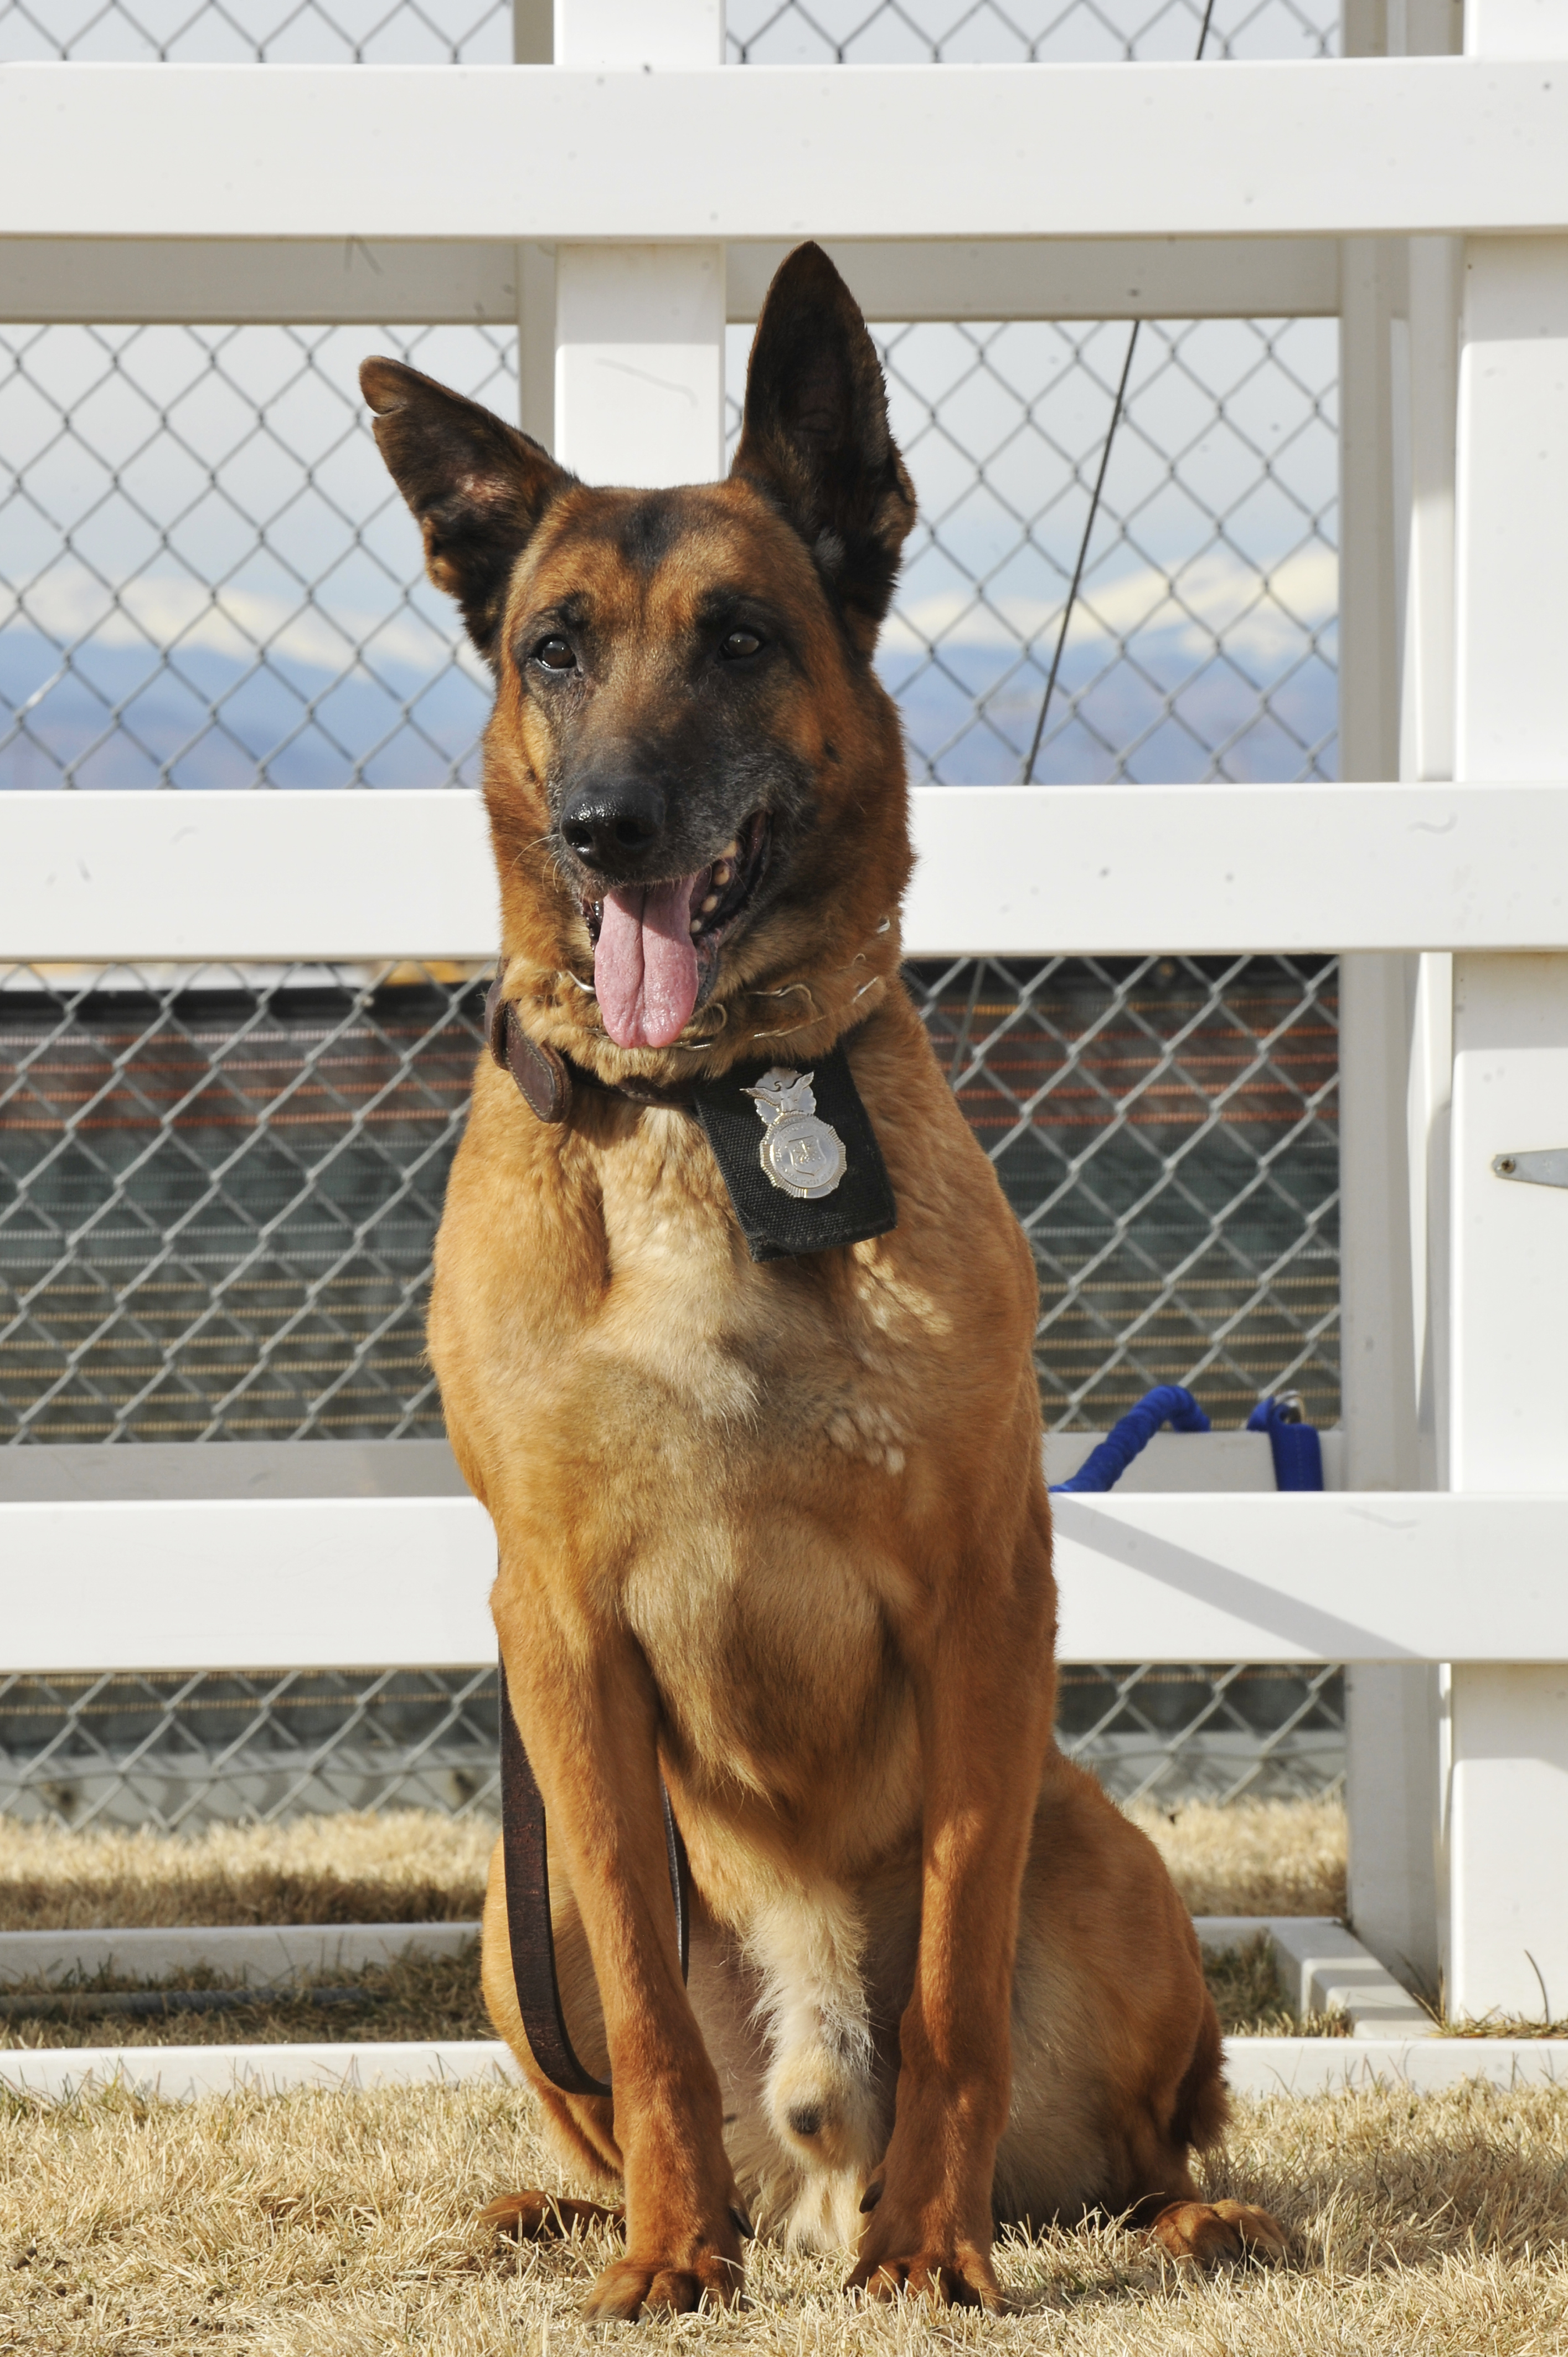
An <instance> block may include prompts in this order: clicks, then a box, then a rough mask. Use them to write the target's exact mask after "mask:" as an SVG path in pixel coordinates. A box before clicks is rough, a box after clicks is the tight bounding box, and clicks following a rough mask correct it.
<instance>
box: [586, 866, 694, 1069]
mask: <svg viewBox="0 0 1568 2357" xmlns="http://www.w3.org/2000/svg"><path fill="white" fill-rule="evenodd" d="M701 872H702V871H700V870H699V873H701ZM696 884H697V877H695V876H677V877H676V878H675V880H674V882H673V883H671V884H649V885H631V886H625V887H623V888H621V889H620V890H619V891H617V892H607V893H606V895H605V905H604V914H603V917H602V918H601V920H600V923H599V945H598V948H597V949H596V951H595V952H594V989H595V991H596V994H597V996H598V1001H599V1013H600V1014H601V1015H602V1016H603V1017H604V1018H605V1029H606V1030H607V1032H608V1033H609V1035H610V1038H611V1039H613V1040H614V1041H615V1043H616V1046H617V1047H618V1048H668V1047H669V1045H670V1042H671V1040H672V1039H679V1038H680V1036H681V1034H682V1031H683V1030H684V1029H685V1028H686V1026H687V1024H688V1023H689V1022H690V1021H691V1019H692V1009H693V1006H695V1005H696V1003H697V952H696V951H695V950H694V949H693V946H692V935H691V930H690V928H691V923H692V894H693V891H694V890H695V888H696Z"/></svg>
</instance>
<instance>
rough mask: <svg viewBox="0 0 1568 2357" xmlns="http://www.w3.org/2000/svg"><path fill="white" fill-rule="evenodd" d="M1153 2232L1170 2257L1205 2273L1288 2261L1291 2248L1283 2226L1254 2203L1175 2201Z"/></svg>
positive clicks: (1152, 2228)
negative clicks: (1243, 2262) (1244, 2263)
mask: <svg viewBox="0 0 1568 2357" xmlns="http://www.w3.org/2000/svg"><path fill="white" fill-rule="evenodd" d="M1149 2231H1150V2233H1152V2234H1153V2235H1154V2237H1155V2241H1156V2242H1157V2243H1158V2244H1159V2245H1160V2248H1161V2249H1162V2250H1163V2251H1164V2252H1165V2254H1166V2255H1167V2256H1169V2257H1170V2258H1173V2259H1178V2260H1183V2261H1185V2262H1186V2263H1187V2265H1189V2266H1199V2267H1212V2266H1235V2265H1236V2262H1237V2261H1238V2260H1239V2259H1247V2258H1253V2259H1283V2257H1284V2256H1285V2255H1286V2253H1287V2251H1288V2250H1289V2247H1290V2236H1289V2234H1288V2233H1287V2232H1286V2230H1285V2229H1284V2227H1283V2226H1282V2225H1281V2223H1280V2222H1279V2220H1278V2219H1277V2218H1275V2217H1273V2216H1271V2214H1270V2212H1268V2211H1267V2210H1258V2209H1255V2208H1254V2207H1253V2205H1252V2204H1251V2202H1250V2201H1173V2202H1172V2203H1171V2204H1170V2205H1169V2207H1168V2208H1167V2209H1165V2210H1162V2211H1161V2212H1160V2214H1159V2216H1158V2217H1157V2218H1156V2219H1155V2221H1154V2222H1153V2224H1152V2225H1151V2227H1150V2229H1149Z"/></svg>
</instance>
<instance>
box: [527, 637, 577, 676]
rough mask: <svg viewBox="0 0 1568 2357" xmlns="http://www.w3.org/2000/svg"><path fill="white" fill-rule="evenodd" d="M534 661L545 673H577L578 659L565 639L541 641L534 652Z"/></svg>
mask: <svg viewBox="0 0 1568 2357" xmlns="http://www.w3.org/2000/svg"><path fill="white" fill-rule="evenodd" d="M533 660H534V662H536V663H538V664H539V666H540V668H541V669H542V670H543V671H575V670H576V668H577V658H576V656H575V654H574V653H573V652H572V650H571V648H570V647H569V646H568V645H567V643H566V641H565V640H564V639H555V638H551V639H541V640H540V642H539V644H538V645H537V646H536V647H535V648H534V650H533Z"/></svg>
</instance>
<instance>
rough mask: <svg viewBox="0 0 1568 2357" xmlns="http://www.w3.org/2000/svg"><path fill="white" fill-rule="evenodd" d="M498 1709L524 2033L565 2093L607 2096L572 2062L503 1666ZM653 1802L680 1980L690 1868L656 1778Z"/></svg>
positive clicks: (536, 1813)
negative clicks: (658, 1808) (660, 1821)
mask: <svg viewBox="0 0 1568 2357" xmlns="http://www.w3.org/2000/svg"><path fill="white" fill-rule="evenodd" d="M500 1704H501V1855H502V1857H503V1860H504V1862H505V1866H506V1921H507V1937H508V1941H509V1943H510V1948H511V1976H512V1980H513V1982H514V1983H515V1985H516V1988H517V2002H518V2009H519V2011H520V2012H521V2015H522V2026H523V2029H524V2030H525V2032H526V2033H527V2037H528V2043H529V2049H530V2051H531V2052H532V2056H533V2059H534V2061H536V2062H537V2063H538V2065H539V2067H540V2069H541V2070H542V2072H543V2073H544V2075H545V2077H546V2078H547V2079H548V2080H549V2081H550V2082H551V2083H552V2085H553V2086H556V2087H559V2088H560V2089H561V2091H562V2093H563V2094H567V2095H607V2094H608V2093H610V2083H609V2081H608V2080H607V2079H596V2078H595V2076H594V2074H593V2072H591V2071H586V2070H585V2069H584V2067H583V2065H582V2063H581V2062H579V2061H578V2060H577V2057H576V2054H575V2050H574V2049H573V2045H572V2040H571V2038H570V2037H569V2035H568V2034H567V2029H566V2018H565V2015H564V2013H563V2012H562V2010H561V1984H560V1981H559V1979H558V1977H557V1975H556V1971H555V1932H554V1929H553V1925H552V1922H551V1920H550V1857H549V1850H548V1846H547V1844H546V1840H545V1830H544V1797H543V1794H542V1792H540V1789H539V1781H538V1779H537V1777H536V1776H535V1775H534V1772H533V1769H532V1764H531V1762H530V1760H529V1757H528V1753H527V1751H526V1750H525V1749H523V1741H522V1738H521V1735H520V1734H519V1733H518V1727H517V1721H516V1719H515V1718H514V1717H513V1716H512V1708H511V1697H510V1695H509V1693H508V1692H507V1682H506V1663H504V1662H503V1663H501V1667H500ZM659 1797H660V1800H661V1802H662V1803H663V1804H664V1850H665V1857H666V1858H667V1860H668V1863H669V1867H670V1889H671V1892H672V1894H673V1896H674V1900H675V1935H676V1939H677V1941H678V1942H679V1944H680V1949H681V1978H682V1980H684V1979H685V1977H686V1970H687V1965H688V1964H689V1962H690V1957H691V1940H692V1925H691V1889H692V1875H691V1867H690V1865H689V1864H688V1861H687V1857H686V1845H685V1843H684V1841H683V1840H682V1837H681V1828H680V1826H679V1825H678V1824H676V1822H675V1812H674V1810H673V1809H672V1808H671V1805H670V1792H669V1788H668V1787H667V1785H666V1784H665V1781H664V1779H663V1777H662V1776H661V1777H660V1780H659Z"/></svg>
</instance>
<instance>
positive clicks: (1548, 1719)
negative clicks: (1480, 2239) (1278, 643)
mask: <svg viewBox="0 0 1568 2357" xmlns="http://www.w3.org/2000/svg"><path fill="white" fill-rule="evenodd" d="M1565 34H1568V26H1565V25H1564V21H1563V10H1562V9H1561V8H1544V7H1539V8H1538V7H1531V6H1521V5H1498V0H1478V5H1473V6H1472V7H1471V8H1470V10H1469V11H1468V12H1467V23H1466V49H1467V51H1468V52H1469V53H1471V54H1473V55H1477V56H1483V57H1498V56H1506V55H1509V54H1512V55H1516V56H1517V55H1519V54H1520V53H1521V48H1522V50H1523V53H1525V54H1533V55H1536V56H1544V55H1550V54H1552V53H1555V54H1557V55H1559V56H1563V57H1568V39H1565V38H1564V37H1565ZM1565 384H1568V238H1563V237H1561V236H1558V237H1540V238H1516V239H1501V238H1474V239H1472V240H1470V241H1469V242H1468V244H1467V246H1466V255H1465V296H1464V327H1463V338H1462V344H1461V351H1460V378H1459V411H1458V444H1459V449H1458V476H1457V480H1458V497H1457V507H1456V524H1455V542H1456V554H1455V569H1456V575H1457V585H1458V595H1457V608H1456V610H1457V622H1456V632H1455V654H1456V689H1457V694H1456V724H1455V767H1456V770H1457V774H1458V775H1459V777H1460V778H1462V779H1474V780H1487V779H1498V780H1500V779H1502V778H1503V777H1505V776H1507V777H1509V778H1517V779H1529V778H1550V777H1561V776H1562V775H1563V769H1564V766H1565V762H1568V669H1565V667H1564V665H1563V659H1562V647H1561V637H1562V618H1563V614H1564V612H1568V398H1565V394H1564V386H1565ZM1452 1141H1453V1142H1452V1157H1453V1159H1452V1189H1453V1195H1452V1202H1453V1241H1452V1286H1453V1311H1452V1367H1451V1386H1452V1405H1451V1410H1450V1419H1449V1446H1450V1478H1451V1480H1452V1485H1453V1487H1454V1488H1455V1490H1459V1491H1515V1492H1518V1491H1543V1490H1549V1489H1551V1488H1552V1487H1553V1486H1555V1485H1557V1484H1559V1483H1561V1481H1562V1479H1563V1464H1564V1457H1565V1452H1568V1430H1565V1426H1564V1407H1565V1405H1568V1392H1565V1387H1564V1384H1563V1347H1562V1336H1563V1331H1564V1329H1565V1327H1568V1192H1564V1191H1563V1189H1559V1188H1555V1187H1541V1186H1527V1185H1521V1184H1519V1183H1518V1182H1517V1181H1510V1180H1509V1179H1507V1178H1506V1177H1504V1176H1500V1175H1499V1174H1498V1172H1497V1171H1496V1169H1495V1168H1494V1162H1495V1158H1496V1157H1498V1156H1503V1155H1508V1154H1510V1153H1514V1152H1518V1151H1520V1149H1527V1148H1529V1147H1531V1146H1557V1145H1568V957H1563V956H1562V955H1557V956H1551V957H1530V956H1514V957H1488V956H1481V955H1474V954H1469V953H1466V954H1465V955H1462V956H1460V957H1458V958H1457V959H1456V960H1455V987H1454V1103H1453V1127H1452ZM1542 1568H1543V1570H1545V1571H1546V1572H1547V1574H1548V1576H1550V1577H1552V1578H1554V1579H1557V1578H1561V1577H1563V1566H1562V1565H1561V1564H1560V1563H1553V1564H1551V1565H1550V1566H1542ZM1445 1732H1446V1741H1447V1746H1448V1768H1447V1792H1446V1803H1447V1815H1446V1836H1447V1838H1446V1859H1445V1865H1446V1891H1445V1898H1446V1910H1445V1912H1446V1921H1445V1925H1444V1931H1445V1943H1444V1944H1445V1957H1444V1963H1445V1972H1446V1983H1447V1996H1448V2002H1449V2005H1450V2007H1451V2008H1452V2010H1453V2011H1454V2012H1455V2014H1472V2015H1478V2014H1484V2013H1487V2012H1488V2011H1490V2010H1492V2009H1493V2008H1496V2009H1497V2010H1498V2011H1499V2012H1501V2013H1504V2014H1530V2015H1535V2016H1537V2017H1539V2016H1540V2015H1541V2012H1542V2010H1543V2007H1545V2006H1546V2005H1548V2004H1550V2007H1551V2008H1552V2011H1553V2012H1555V2013H1557V2014H1559V2015H1561V2014H1562V2013H1563V2012H1564V2011H1568V1873H1564V1871H1563V1860H1564V1858H1565V1857H1568V1667H1564V1666H1560V1665H1557V1664H1541V1665H1532V1666H1529V1667H1526V1666H1522V1665H1520V1666H1515V1667H1507V1666H1503V1667H1480V1666H1477V1665H1476V1664H1473V1663H1455V1667H1454V1669H1453V1671H1452V1673H1451V1678H1450V1684H1449V1693H1448V1718H1447V1727H1446V1730H1445Z"/></svg>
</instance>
